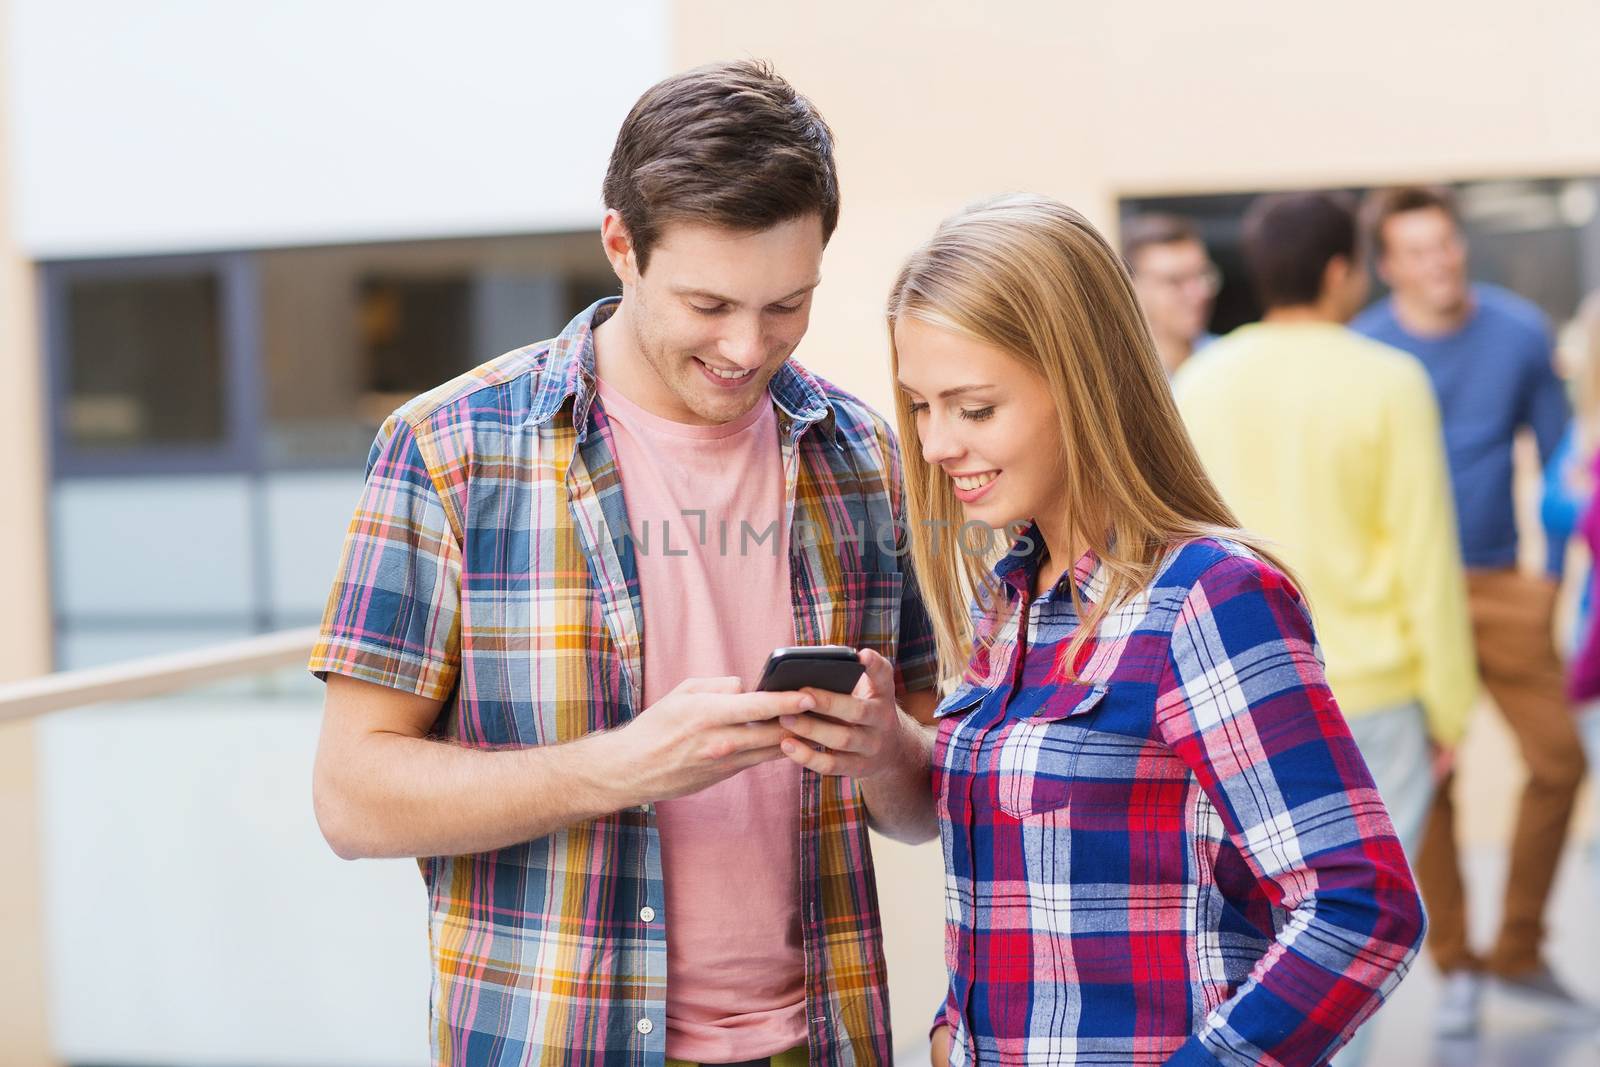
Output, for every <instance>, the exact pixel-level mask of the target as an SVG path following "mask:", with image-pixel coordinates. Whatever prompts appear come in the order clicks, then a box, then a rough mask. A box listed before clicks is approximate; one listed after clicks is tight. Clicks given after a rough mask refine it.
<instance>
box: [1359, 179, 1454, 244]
mask: <svg viewBox="0 0 1600 1067" xmlns="http://www.w3.org/2000/svg"><path fill="white" fill-rule="evenodd" d="M1430 208H1436V209H1438V210H1439V211H1443V212H1444V213H1445V214H1446V215H1449V216H1450V221H1452V222H1454V223H1455V224H1456V227H1457V228H1460V226H1461V212H1460V210H1459V209H1458V208H1457V207H1456V194H1455V193H1452V192H1451V191H1450V190H1449V189H1446V188H1445V187H1444V186H1442V185H1397V186H1394V187H1393V188H1389V189H1374V190H1372V192H1370V193H1368V194H1367V198H1366V200H1365V201H1364V202H1363V203H1362V205H1361V228H1362V230H1363V231H1364V232H1365V233H1366V235H1367V239H1368V240H1369V241H1370V242H1371V244H1372V248H1373V249H1374V250H1375V251H1376V252H1377V253H1378V255H1380V256H1381V255H1383V253H1384V247H1383V227H1384V224H1385V223H1387V222H1388V221H1389V220H1390V219H1392V218H1394V217H1395V216H1396V215H1403V214H1405V213H1406V212H1408V211H1426V210H1428V209H1430Z"/></svg>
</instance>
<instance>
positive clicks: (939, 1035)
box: [928, 1026, 950, 1067]
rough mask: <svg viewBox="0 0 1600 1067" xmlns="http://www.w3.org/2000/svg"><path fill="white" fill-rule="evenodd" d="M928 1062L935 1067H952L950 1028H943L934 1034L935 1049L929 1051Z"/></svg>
mask: <svg viewBox="0 0 1600 1067" xmlns="http://www.w3.org/2000/svg"><path fill="white" fill-rule="evenodd" d="M928 1060H929V1062H931V1063H932V1064H933V1067H950V1028H949V1027H948V1026H941V1027H939V1028H938V1029H937V1030H935V1031H934V1032H933V1047H932V1048H931V1049H929V1050H928Z"/></svg>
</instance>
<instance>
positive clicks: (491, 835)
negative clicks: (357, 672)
mask: <svg viewBox="0 0 1600 1067" xmlns="http://www.w3.org/2000/svg"><path fill="white" fill-rule="evenodd" d="M604 739H605V735H604V734H596V735H593V736H590V737H585V738H582V739H580V740H577V741H574V742H571V743H570V744H565V745H551V746H541V747H534V748H522V749H499V750H484V749H471V748H463V747H461V746H459V745H454V744H450V743H449V742H446V741H439V740H433V739H428V738H418V737H407V736H404V735H401V734H392V733H373V734H368V735H366V736H364V737H361V738H359V739H357V740H353V741H351V742H349V743H348V744H346V745H345V746H343V747H342V748H341V750H340V751H339V752H337V753H329V754H319V758H318V761H317V770H316V776H315V788H314V797H315V806H316V812H317V821H318V823H319V824H320V825H321V826H322V830H323V835H324V836H325V837H326V838H327V839H328V843H329V844H330V845H331V846H332V847H333V850H334V852H336V853H338V854H339V855H340V856H341V857H343V858H345V859H369V858H379V857H397V856H456V855H465V854H469V853H474V852H488V851H492V850H494V849H498V848H505V847H507V846H509V845H516V844H521V843H522V842H524V841H531V840H534V839H536V838H540V837H544V836H547V835H549V834H551V833H554V832H556V831H558V830H563V829H566V828H567V827H569V826H573V825H576V824H577V823H581V822H586V821H589V820H591V819H596V818H599V817H601V816H603V815H608V814H611V813H612V812H615V811H619V810H621V809H623V808H626V807H629V806H631V805H632V804H634V803H637V801H635V800H633V799H632V798H630V797H627V796H625V795H624V794H623V793H622V792H621V791H620V790H618V789H617V788H616V787H614V786H613V785H611V784H608V779H607V776H606V775H605V774H604V767H603V762H604V756H605V752H606V747H605V740H604Z"/></svg>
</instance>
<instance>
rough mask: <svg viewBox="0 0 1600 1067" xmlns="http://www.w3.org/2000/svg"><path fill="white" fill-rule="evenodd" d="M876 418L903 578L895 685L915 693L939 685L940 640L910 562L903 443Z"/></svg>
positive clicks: (902, 691)
mask: <svg viewBox="0 0 1600 1067" xmlns="http://www.w3.org/2000/svg"><path fill="white" fill-rule="evenodd" d="M874 421H875V422H876V424H877V430H878V436H879V440H880V443H881V444H882V445H883V450H884V454H885V457H886V459H887V461H888V462H887V464H886V467H885V477H886V478H887V479H888V483H889V485H888V488H889V504H890V510H891V513H892V514H893V516H894V528H895V532H896V537H895V558H896V559H897V560H898V561H899V564H900V574H901V577H902V582H901V592H900V627H899V633H898V635H897V638H896V643H895V660H894V688H895V692H897V693H915V692H919V691H921V690H924V689H933V688H935V687H937V686H938V684H939V651H938V647H937V644H938V643H937V641H936V640H935V638H934V632H933V620H932V619H931V618H930V617H929V615H928V609H927V606H926V605H925V604H924V603H923V601H922V588H921V586H919V585H918V584H917V574H916V568H915V567H914V566H913V565H912V563H911V543H910V540H911V527H910V525H909V524H908V523H907V521H906V509H905V498H906V494H905V482H904V477H905V475H904V470H903V467H902V464H901V459H900V442H899V441H898V440H897V439H896V438H895V435H894V431H892V430H891V429H890V428H889V427H888V425H887V424H886V423H884V422H882V421H881V420H874Z"/></svg>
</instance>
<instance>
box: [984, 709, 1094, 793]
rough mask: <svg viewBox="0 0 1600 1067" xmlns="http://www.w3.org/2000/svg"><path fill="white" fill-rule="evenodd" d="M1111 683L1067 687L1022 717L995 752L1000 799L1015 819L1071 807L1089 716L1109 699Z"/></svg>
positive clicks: (1009, 730)
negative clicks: (1042, 707) (1040, 708)
mask: <svg viewBox="0 0 1600 1067" xmlns="http://www.w3.org/2000/svg"><path fill="white" fill-rule="evenodd" d="M1105 695H1106V683H1104V682H1095V683H1090V684H1071V685H1066V686H1063V687H1062V692H1060V693H1058V694H1056V695H1055V696H1054V697H1053V698H1052V699H1051V701H1050V706H1049V708H1047V709H1046V710H1045V711H1043V712H1040V713H1039V714H1037V715H1032V716H1029V717H1028V718H1026V719H1018V720H1017V721H1016V722H1015V723H1013V724H1012V725H1011V726H1010V727H1008V728H1007V729H1006V731H1005V733H1004V735H1003V736H1002V737H1001V738H1000V742H999V745H998V746H997V748H996V751H995V761H994V774H995V784H996V794H997V795H996V803H997V804H998V805H999V807H1000V810H1001V811H1003V812H1005V814H1007V815H1009V816H1011V817H1012V818H1013V819H1026V818H1028V817H1030V816H1033V815H1043V814H1045V813H1046V812H1050V811H1055V810H1057V809H1058V808H1062V807H1065V806H1066V803H1067V795H1068V793H1069V792H1070V790H1071V788H1072V778H1073V775H1074V774H1075V773H1076V772H1077V766H1078V755H1079V753H1080V752H1081V751H1082V750H1083V743H1084V740H1085V738H1087V737H1088V735H1089V730H1088V728H1087V727H1086V726H1085V724H1084V722H1083V719H1084V717H1085V716H1087V715H1088V714H1089V713H1090V712H1092V711H1094V710H1095V708H1096V707H1098V706H1099V704H1100V701H1101V700H1103V699H1104V698H1105Z"/></svg>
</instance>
